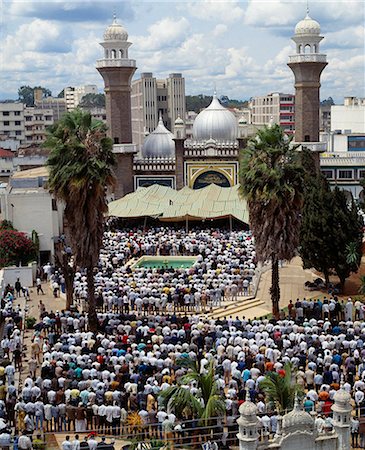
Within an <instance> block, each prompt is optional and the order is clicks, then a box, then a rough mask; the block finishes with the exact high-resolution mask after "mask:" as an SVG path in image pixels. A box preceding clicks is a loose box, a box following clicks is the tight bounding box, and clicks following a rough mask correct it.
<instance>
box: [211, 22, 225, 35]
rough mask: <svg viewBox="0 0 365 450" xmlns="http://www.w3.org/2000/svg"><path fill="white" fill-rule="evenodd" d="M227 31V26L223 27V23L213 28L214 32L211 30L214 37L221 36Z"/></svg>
mask: <svg viewBox="0 0 365 450" xmlns="http://www.w3.org/2000/svg"><path fill="white" fill-rule="evenodd" d="M227 30H228V27H227V25H225V24H224V23H219V24H218V25H216V26H215V28H214V30H213V35H214V36H215V37H218V36H221V35H222V34H224V33H225V32H226V31H227Z"/></svg>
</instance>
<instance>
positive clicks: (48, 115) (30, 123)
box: [24, 107, 54, 144]
mask: <svg viewBox="0 0 365 450" xmlns="http://www.w3.org/2000/svg"><path fill="white" fill-rule="evenodd" d="M53 123H54V120H53V110H52V109H42V108H37V107H25V108H24V127H25V131H24V134H25V142H26V143H27V144H42V143H43V142H44V141H45V139H46V135H47V127H49V126H50V125H52V124H53Z"/></svg>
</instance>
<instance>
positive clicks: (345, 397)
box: [332, 387, 351, 412]
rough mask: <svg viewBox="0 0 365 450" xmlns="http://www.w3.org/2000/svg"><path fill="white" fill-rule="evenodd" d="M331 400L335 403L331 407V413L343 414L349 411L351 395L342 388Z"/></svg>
mask: <svg viewBox="0 0 365 450" xmlns="http://www.w3.org/2000/svg"><path fill="white" fill-rule="evenodd" d="M333 400H334V401H335V403H334V405H333V406H332V410H333V411H337V412H344V411H347V410H348V409H349V408H350V409H351V395H350V394H349V393H348V392H346V391H345V389H343V388H342V387H341V388H340V389H339V390H338V391H337V392H336V393H335V395H334V396H333Z"/></svg>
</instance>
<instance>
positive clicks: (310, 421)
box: [237, 386, 352, 450]
mask: <svg viewBox="0 0 365 450" xmlns="http://www.w3.org/2000/svg"><path fill="white" fill-rule="evenodd" d="M351 411H352V406H351V396H350V394H349V393H347V392H346V391H345V390H344V388H343V387H342V386H341V388H340V389H339V390H338V391H337V392H336V394H335V395H334V404H333V405H332V412H333V419H332V420H331V421H327V423H326V422H325V423H324V426H323V429H322V431H321V432H319V431H318V427H317V426H316V422H315V421H316V419H315V417H316V414H315V413H311V414H310V413H308V412H306V411H304V410H303V407H302V405H301V404H300V402H299V401H298V398H296V399H295V404H294V409H293V410H292V411H290V412H289V413H287V414H285V415H283V416H278V425H277V431H276V434H275V436H274V437H273V438H272V439H269V437H268V434H267V435H265V432H264V433H263V434H262V435H259V433H258V425H259V419H258V417H257V407H256V405H255V404H254V403H253V402H251V401H249V400H248V401H245V402H244V403H243V404H242V405H241V406H240V409H239V413H240V416H239V418H238V420H237V422H238V426H239V432H238V434H237V438H238V440H239V445H240V446H239V449H240V450H271V449H272V450H350V449H351V444H350V437H351V434H350V429H351Z"/></svg>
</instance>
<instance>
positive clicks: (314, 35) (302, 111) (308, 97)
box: [288, 10, 327, 143]
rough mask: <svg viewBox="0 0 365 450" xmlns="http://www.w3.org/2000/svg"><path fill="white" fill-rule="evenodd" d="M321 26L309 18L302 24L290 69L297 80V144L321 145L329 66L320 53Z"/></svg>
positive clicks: (290, 60)
mask: <svg viewBox="0 0 365 450" xmlns="http://www.w3.org/2000/svg"><path fill="white" fill-rule="evenodd" d="M320 31H321V28H320V25H319V23H318V22H317V21H315V20H313V19H312V18H311V17H310V16H309V11H308V10H307V15H306V17H305V18H304V19H303V20H301V21H300V22H298V24H297V25H296V27H295V34H294V36H293V37H292V40H293V41H294V42H295V44H296V54H295V55H293V56H289V63H288V66H289V67H290V69H291V70H292V71H293V73H294V77H295V141H296V142H312V143H315V142H319V103H320V102H319V89H320V86H321V84H320V77H321V73H322V71H323V69H324V68H325V67H326V66H327V62H326V59H327V58H326V55H323V54H320V53H319V43H320V42H321V40H322V39H323V36H320Z"/></svg>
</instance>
